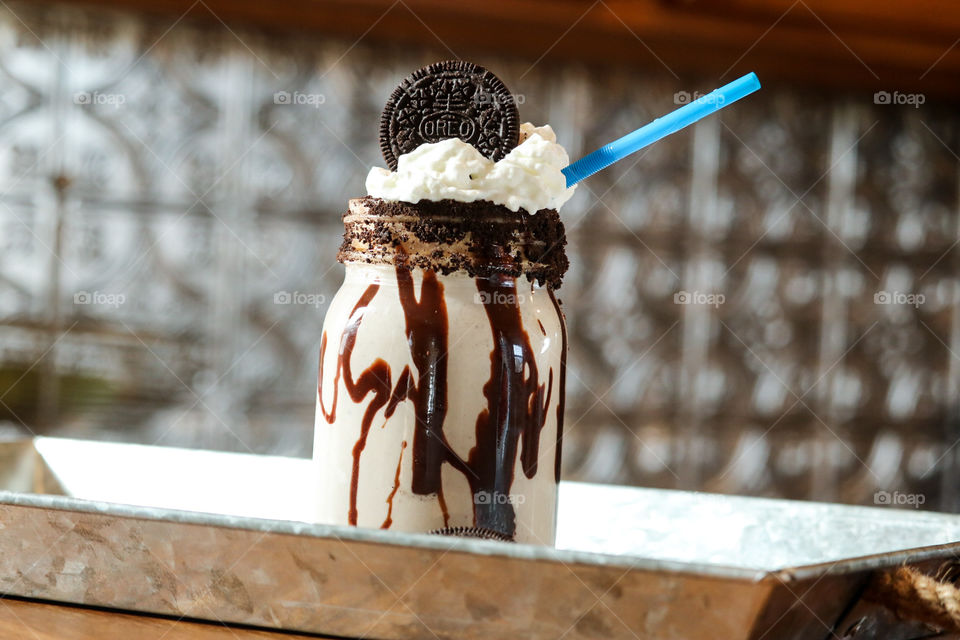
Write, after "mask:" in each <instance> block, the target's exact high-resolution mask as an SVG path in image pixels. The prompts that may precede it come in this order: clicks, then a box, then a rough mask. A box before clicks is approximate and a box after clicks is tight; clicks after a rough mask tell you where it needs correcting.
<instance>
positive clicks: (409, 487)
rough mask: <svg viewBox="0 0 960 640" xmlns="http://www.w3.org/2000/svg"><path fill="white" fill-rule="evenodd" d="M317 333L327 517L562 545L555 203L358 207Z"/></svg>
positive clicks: (560, 263)
mask: <svg viewBox="0 0 960 640" xmlns="http://www.w3.org/2000/svg"><path fill="white" fill-rule="evenodd" d="M344 226H345V229H346V233H345V234H344V243H343V245H342V246H341V248H340V252H339V255H338V259H339V260H340V261H341V262H343V263H344V264H345V266H346V276H345V279H344V282H343V285H342V286H341V288H340V290H339V291H338V293H337V295H336V296H335V297H334V299H333V301H332V302H331V305H330V307H329V309H328V311H327V315H326V318H325V320H324V326H323V334H322V337H321V354H320V366H319V369H320V375H319V383H318V387H317V394H318V396H317V416H316V427H315V438H314V462H315V468H316V477H317V493H316V507H317V509H316V515H317V520H318V521H319V522H323V523H328V524H347V525H355V526H362V527H374V528H384V529H391V530H395V531H410V532H423V533H426V532H431V531H469V530H471V529H476V530H484V531H487V532H494V533H495V534H497V536H499V538H500V539H507V540H514V541H517V542H524V543H532V544H546V545H552V544H553V542H554V537H555V528H556V507H557V487H558V479H559V464H560V455H559V448H560V440H561V436H562V425H563V399H564V382H565V377H566V376H565V367H566V358H565V351H566V346H567V345H566V330H565V327H564V319H563V314H562V312H561V310H560V306H559V303H558V302H557V299H556V296H555V295H554V290H555V289H556V288H557V287H559V284H560V279H561V278H562V276H563V273H564V272H565V270H566V267H567V259H566V256H565V254H564V244H565V238H564V232H563V225H562V223H561V222H560V219H559V216H558V215H557V212H556V211H554V210H542V211H539V212H537V213H536V214H528V213H526V212H524V211H523V210H521V211H520V212H511V211H509V210H508V209H506V208H505V207H501V206H498V205H494V204H492V203H489V202H474V203H461V202H454V201H449V200H444V201H440V202H429V201H421V202H420V203H418V204H416V205H412V204H407V203H402V202H388V201H383V200H380V199H377V198H371V197H366V198H358V199H355V200H351V201H350V206H349V211H348V212H347V213H346V214H344Z"/></svg>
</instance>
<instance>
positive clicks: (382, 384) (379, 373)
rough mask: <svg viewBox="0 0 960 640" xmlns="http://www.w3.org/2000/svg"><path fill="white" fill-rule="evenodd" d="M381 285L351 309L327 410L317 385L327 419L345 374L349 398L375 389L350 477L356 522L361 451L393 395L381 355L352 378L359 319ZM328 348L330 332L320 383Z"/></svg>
mask: <svg viewBox="0 0 960 640" xmlns="http://www.w3.org/2000/svg"><path fill="white" fill-rule="evenodd" d="M379 289H380V285H379V284H371V285H370V286H369V287H367V289H366V290H365V291H364V292H363V295H362V296H360V299H359V300H357V304H356V305H354V307H353V311H352V312H351V313H350V321H349V322H348V324H347V326H346V328H344V330H343V334H342V335H341V336H340V352H339V355H338V357H337V372H336V374H335V375H334V378H333V404H332V405H331V407H330V411H329V412H328V411H327V410H326V408H325V407H324V406H323V389H321V388H320V386H319V385H318V387H317V391H318V393H319V399H320V400H319V404H320V412H321V413H322V414H323V417H324V418H325V419H326V421H327V422H329V423H333V421H334V420H336V416H337V396H338V390H339V385H338V384H337V383H338V382H339V380H340V378H341V375H342V377H343V386H344V388H345V389H346V390H347V393H348V394H349V395H350V399H351V400H353V401H354V402H355V403H357V404H359V403H361V402H362V401H363V399H364V398H365V397H366V395H367V394H368V393H373V399H372V400H370V404H368V405H367V409H366V411H364V412H363V419H362V420H361V421H360V437H359V438H357V442H356V444H354V445H353V473H352V475H351V477H350V511H349V513H348V514H347V522H349V523H350V524H353V525H355V524H357V483H358V482H359V479H360V455H361V454H362V453H363V448H364V447H365V446H366V445H367V434H369V433H370V425H371V424H372V423H373V418H374V416H375V415H376V414H377V411H379V410H380V409H381V408H382V407H383V406H384V405H385V404H387V400H388V399H389V398H390V365H389V364H387V363H386V361H384V360H383V359H382V358H377V359H376V360H374V361H373V364H371V365H370V366H369V367H367V368H366V369H365V370H364V371H363V373H361V374H360V377H359V378H357V379H356V380H354V379H353V372H352V370H351V365H350V360H351V356H352V355H353V348H354V346H355V345H356V343H357V331H358V330H359V329H360V323H361V322H362V321H363V313H364V311H365V310H366V308H367V306H368V305H369V304H370V301H371V300H373V298H374V296H376V295H377V291H378V290H379ZM326 349H327V335H326V334H324V335H323V337H322V338H321V339H320V384H322V382H323V356H324V353H325V352H326Z"/></svg>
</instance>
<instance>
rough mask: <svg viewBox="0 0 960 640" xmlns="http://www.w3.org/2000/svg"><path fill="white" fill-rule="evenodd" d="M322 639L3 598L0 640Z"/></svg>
mask: <svg viewBox="0 0 960 640" xmlns="http://www.w3.org/2000/svg"><path fill="white" fill-rule="evenodd" d="M318 637H320V636H304V635H299V634H290V633H273V632H269V631H254V630H251V629H246V628H241V627H232V626H231V627H227V626H223V625H219V624H206V623H200V622H185V621H177V620H171V619H168V618H158V617H151V616H139V615H133V614H127V613H114V612H110V611H102V610H97V609H84V608H81V607H70V606H64V605H56V604H49V603H45V602H36V601H30V600H13V599H9V598H0V638H3V639H4V640H14V639H19V638H25V639H30V640H161V638H162V639H163V640H288V639H296V638H318Z"/></svg>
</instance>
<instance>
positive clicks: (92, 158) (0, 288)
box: [0, 0, 960, 511]
mask: <svg viewBox="0 0 960 640" xmlns="http://www.w3.org/2000/svg"><path fill="white" fill-rule="evenodd" d="M958 38H960V9H958V7H957V6H956V5H954V4H952V3H948V2H933V1H931V0H920V1H919V2H916V3H911V4H910V5H909V7H908V5H906V4H903V5H901V4H899V3H870V2H866V1H865V0H836V1H832V2H826V1H825V0H796V1H795V2H792V3H791V2H789V1H788V0H736V1H734V2H719V1H717V0H689V1H680V0H677V1H667V0H662V1H655V0H642V1H637V2H623V1H613V0H597V1H596V2H592V3H591V2H589V1H587V0H564V1H561V2H549V3H548V2H546V1H545V0H520V1H512V2H508V1H507V0H487V1H485V2H483V3H479V2H477V3H474V2H469V3H467V2H464V3H449V2H440V1H439V0H436V1H430V0H396V1H394V2H390V1H389V0H382V1H381V0H366V1H364V2H347V1H346V0H274V2H271V3H257V2H230V1H229V0H196V1H191V0H154V1H147V0H125V1H124V0H114V1H112V2H111V1H104V2H99V3H92V2H90V3H83V2H71V3H67V4H58V3H46V2H29V3H26V2H23V3H21V2H10V3H9V4H5V3H0V424H2V425H3V430H4V431H5V432H6V435H8V436H15V435H16V434H23V435H29V434H30V433H39V434H48V435H58V436H69V437H81V438H94V439H103V440H118V441H125V442H139V443H146V444H157V445H166V446H186V447H205V448H215V449H226V450H235V451H243V452H249V451H252V452H256V453H275V454H283V455H296V456H309V455H310V448H311V444H312V428H313V411H314V398H315V395H314V394H315V389H316V387H315V383H316V373H317V371H316V369H317V354H318V349H319V339H320V327H321V323H322V320H323V314H324V311H325V308H326V302H327V301H328V300H329V299H330V297H331V296H332V294H333V293H334V292H335V291H336V289H337V288H338V286H339V284H340V280H341V278H342V275H343V269H342V266H341V265H339V264H337V263H336V262H335V260H334V258H335V253H336V249H337V246H338V245H339V242H340V236H341V233H342V229H341V223H340V214H341V213H342V212H343V211H344V210H345V208H346V201H347V199H348V198H350V197H354V196H359V195H363V194H364V178H365V176H366V173H367V171H368V169H369V168H370V167H371V166H374V165H379V166H382V165H383V161H382V159H381V157H380V153H379V150H378V146H377V128H378V117H379V113H380V110H381V108H382V106H383V103H384V101H385V100H386V98H387V96H388V94H389V92H390V91H391V89H392V88H393V87H394V86H395V85H396V84H397V83H398V82H399V81H400V80H401V79H402V78H403V76H405V75H406V74H408V73H409V72H410V71H412V70H414V69H415V68H418V67H420V66H422V65H424V64H427V63H430V62H433V61H436V60H439V59H448V58H456V57H464V58H469V59H470V60H472V61H475V62H478V63H480V64H483V65H484V66H487V67H488V68H490V69H491V70H493V71H494V72H495V73H496V74H497V75H499V76H500V77H501V78H502V79H503V80H504V81H505V82H506V84H507V86H508V87H510V88H511V90H512V91H513V92H514V93H515V95H516V96H517V101H518V102H519V106H520V112H521V117H522V119H523V120H529V121H532V122H534V123H535V124H542V123H549V124H551V125H552V126H553V128H554V129H555V131H556V132H557V135H558V138H559V141H560V142H561V143H562V144H563V145H565V146H566V148H567V149H568V151H569V152H570V155H571V157H573V158H576V157H579V156H581V155H582V154H584V153H586V152H588V151H591V150H593V149H594V148H596V147H598V146H600V145H601V144H603V143H606V142H608V141H610V140H612V139H614V138H616V137H619V136H620V135H622V134H624V133H627V132H629V131H631V130H633V129H635V128H636V127H638V126H640V125H641V124H644V123H646V122H648V121H650V120H651V119H653V118H655V117H657V116H659V115H661V114H663V113H666V112H667V111H670V110H672V109H674V108H676V107H677V106H678V105H679V104H682V103H684V102H687V101H689V100H691V99H695V98H696V97H697V95H698V94H699V93H705V92H707V91H709V90H711V89H713V88H715V87H716V86H719V85H721V84H723V83H725V82H729V81H730V80H732V79H734V78H735V77H737V76H739V75H741V74H743V73H746V72H747V71H751V70H755V71H757V72H758V74H759V75H760V78H761V80H762V81H763V83H764V89H763V90H762V91H761V92H760V93H758V94H756V95H754V96H751V97H750V98H748V99H746V100H744V101H743V102H741V103H738V104H737V105H736V106H735V107H732V108H730V109H727V110H724V111H723V112H721V114H720V115H719V116H717V117H712V118H709V119H707V120H705V121H703V122H701V123H700V124H698V125H697V126H696V127H694V128H691V129H689V130H686V131H684V132H681V133H679V134H676V135H674V136H672V137H670V138H669V139H668V140H666V141H663V142H661V143H658V144H656V145H655V146H653V147H651V148H648V149H647V150H645V151H644V152H641V153H640V154H637V155H636V156H634V157H631V158H630V159H628V160H626V161H624V162H621V163H620V164H618V165H616V166H614V167H612V168H610V169H609V170H607V171H605V172H603V173H601V174H598V175H597V176H595V177H593V178H591V179H590V180H589V181H587V182H586V183H583V184H582V186H581V187H580V188H579V189H578V191H577V195H576V196H575V197H574V199H573V200H572V201H571V202H570V203H569V204H568V205H567V206H566V207H565V208H564V210H563V217H564V220H565V222H566V225H567V229H568V239H569V246H568V251H569V254H570V259H571V263H572V266H571V270H570V272H569V274H568V275H567V278H566V280H565V282H564V285H563V288H562V289H561V290H560V296H559V297H560V298H561V299H562V301H563V303H564V307H565V310H566V314H567V320H568V324H569V332H570V338H571V353H570V358H569V367H570V370H569V375H568V402H567V406H568V410H567V425H566V436H565V438H566V440H565V444H564V448H563V454H564V455H563V458H564V459H563V464H564V469H563V475H564V477H565V478H567V479H577V480H587V481H596V482H610V483H621V484H634V485H642V486H654V487H669V488H684V489H703V490H709V491H720V492H729V493H738V494H748V495H764V496H779V497H789V498H801V499H813V500H829V501H840V502H849V503H863V504H889V503H894V504H899V505H900V506H918V505H919V506H921V507H922V508H926V509H938V510H945V511H958V510H960V495H958V490H960V468H958V454H960V447H958V446H957V444H958V439H960V415H958V406H960V404H958V403H960V306H958V302H960V275H958V260H960V252H958V249H957V243H958V239H960V235H958V234H960V201H958V193H960V171H958V168H960V159H958V156H957V154H958V151H960V134H958V126H960V115H958V111H957V101H958V99H960V82H958V73H960V47H958ZM884 492H886V493H884Z"/></svg>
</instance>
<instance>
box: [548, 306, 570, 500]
mask: <svg viewBox="0 0 960 640" xmlns="http://www.w3.org/2000/svg"><path fill="white" fill-rule="evenodd" d="M547 294H548V295H549V296H550V302H552V303H553V308H554V309H555V310H556V311H557V317H558V318H560V394H559V395H558V396H557V448H556V452H555V453H556V457H555V458H554V460H553V476H554V478H555V479H556V481H557V484H560V460H561V458H562V456H561V449H562V446H563V409H564V401H565V400H566V394H565V393H564V392H565V390H566V388H567V323H566V322H565V321H564V316H563V310H562V309H560V302H559V301H557V297H556V296H555V295H553V290H552V289H548V290H547Z"/></svg>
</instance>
